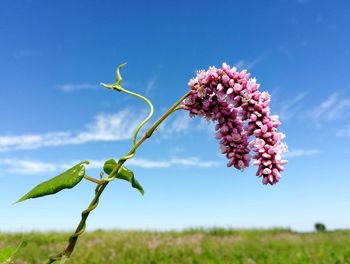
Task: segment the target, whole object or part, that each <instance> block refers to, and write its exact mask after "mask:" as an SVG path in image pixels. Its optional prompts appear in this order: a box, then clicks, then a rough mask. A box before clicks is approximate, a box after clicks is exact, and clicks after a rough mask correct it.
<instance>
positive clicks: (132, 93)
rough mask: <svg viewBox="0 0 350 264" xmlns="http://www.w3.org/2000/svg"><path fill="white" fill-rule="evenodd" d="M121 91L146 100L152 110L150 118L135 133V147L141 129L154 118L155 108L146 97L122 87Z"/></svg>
mask: <svg viewBox="0 0 350 264" xmlns="http://www.w3.org/2000/svg"><path fill="white" fill-rule="evenodd" d="M119 89H120V91H121V92H124V93H127V94H130V95H133V96H136V97H138V98H140V99H142V100H144V101H145V102H146V103H147V104H148V106H149V108H150V112H149V114H148V116H147V117H146V118H145V119H144V120H143V121H142V122H141V123H140V124H139V125H138V126H137V128H136V131H135V133H134V138H133V145H135V144H136V141H137V134H138V133H139V132H140V130H141V128H142V127H143V126H144V125H145V124H146V123H147V122H148V120H150V119H151V117H152V115H153V113H154V107H153V105H152V103H151V101H150V100H148V99H147V98H146V97H144V96H142V95H140V94H137V93H134V92H131V91H128V90H126V89H124V88H122V87H120V88H119Z"/></svg>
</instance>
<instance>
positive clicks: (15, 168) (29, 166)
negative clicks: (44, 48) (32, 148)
mask: <svg viewBox="0 0 350 264" xmlns="http://www.w3.org/2000/svg"><path fill="white" fill-rule="evenodd" d="M0 168H1V172H2V173H4V172H6V173H14V174H36V173H45V172H46V173H51V172H55V171H56V170H57V168H56V166H55V165H54V164H51V163H46V162H40V161H31V160H20V159H0Z"/></svg>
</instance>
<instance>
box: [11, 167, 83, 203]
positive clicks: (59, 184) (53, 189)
mask: <svg viewBox="0 0 350 264" xmlns="http://www.w3.org/2000/svg"><path fill="white" fill-rule="evenodd" d="M84 164H89V162H88V161H83V162H80V163H79V164H77V165H75V166H74V167H72V168H70V169H69V170H67V171H65V172H63V173H62V174H60V175H58V176H56V177H54V178H52V179H50V180H48V181H45V182H42V183H40V184H39V185H37V186H36V187H34V188H33V189H32V190H31V191H30V192H28V193H27V194H26V195H24V196H23V197H22V198H20V199H19V200H18V201H17V202H16V203H19V202H22V201H24V200H27V199H30V198H37V197H42V196H45V195H50V194H55V193H57V192H59V191H61V190H63V189H71V188H73V187H74V186H75V185H77V184H78V183H79V182H80V181H81V180H82V179H83V178H84V176H85V167H84Z"/></svg>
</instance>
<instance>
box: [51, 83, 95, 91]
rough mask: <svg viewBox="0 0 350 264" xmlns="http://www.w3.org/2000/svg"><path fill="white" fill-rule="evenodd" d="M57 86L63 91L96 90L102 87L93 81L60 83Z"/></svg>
mask: <svg viewBox="0 0 350 264" xmlns="http://www.w3.org/2000/svg"><path fill="white" fill-rule="evenodd" d="M56 87H57V88H58V89H59V90H61V91H62V92H74V91H80V90H95V89H98V88H100V86H98V85H96V84H91V83H78V84H69V83H67V84H59V85H56Z"/></svg>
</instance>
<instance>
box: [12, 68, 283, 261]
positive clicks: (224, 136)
mask: <svg viewBox="0 0 350 264" xmlns="http://www.w3.org/2000/svg"><path fill="white" fill-rule="evenodd" d="M124 66H125V64H122V65H120V66H119V67H118V68H117V72H116V82H115V83H114V84H104V83H102V85H103V86H104V87H105V88H108V89H111V90H116V91H118V92H124V93H127V94H130V95H133V96H136V97H138V98H140V99H142V100H143V101H145V102H146V103H147V104H148V106H149V108H150V113H149V114H148V116H147V117H146V118H145V119H144V120H143V121H142V122H141V123H140V124H139V125H138V127H137V128H136V131H135V133H134V136H133V144H132V147H131V149H130V151H129V152H128V153H127V154H126V155H125V156H124V157H121V158H120V159H119V160H118V161H116V160H114V159H110V160H107V161H106V162H105V164H104V166H103V172H101V174H100V177H99V178H97V179H96V178H93V177H90V176H88V175H87V174H86V170H85V167H86V166H87V165H88V164H89V162H88V161H83V162H80V163H79V164H77V165H75V166H74V167H72V168H70V169H69V170H67V171H66V172H63V173H62V174H60V175H58V176H56V177H54V178H52V179H50V180H48V181H45V182H43V183H41V184H39V185H37V186H36V187H34V188H33V189H32V190H31V191H29V192H28V193H27V194H26V195H24V196H23V197H22V198H20V199H19V200H18V201H17V202H21V201H24V200H27V199H30V198H37V197H42V196H45V195H52V194H55V193H57V192H59V191H61V190H63V189H70V188H73V187H74V186H76V185H77V184H78V183H79V182H80V181H81V180H82V179H83V178H85V179H86V180H89V181H91V182H93V183H94V184H96V189H95V195H94V197H93V199H92V201H91V202H90V204H89V206H88V208H87V209H86V210H84V211H83V212H82V214H81V220H80V222H79V224H78V226H77V228H76V230H75V232H74V233H73V234H72V235H71V236H70V238H69V240H68V245H67V247H66V248H65V249H64V250H63V251H62V252H60V253H58V254H56V255H54V256H51V257H49V259H48V261H47V262H46V263H53V262H56V261H60V263H64V262H65V261H66V260H67V259H69V257H70V256H71V254H72V253H73V251H74V248H75V246H76V243H77V241H78V238H79V236H80V235H81V234H82V233H83V232H84V230H85V226H86V221H87V218H88V216H89V214H90V213H91V211H92V210H94V209H95V208H96V207H97V206H98V202H99V199H100V196H101V194H102V193H103V191H104V190H105V188H106V187H107V185H108V184H109V183H110V182H112V181H113V180H115V179H121V180H126V181H128V182H130V183H131V186H132V187H133V188H135V189H137V190H138V191H139V192H140V193H141V194H142V195H143V194H144V190H143V188H142V186H141V184H140V183H139V182H138V181H137V180H136V179H135V177H134V173H133V172H132V171H131V170H129V169H128V168H127V167H125V166H124V163H125V162H126V161H127V160H128V159H131V158H133V156H134V155H135V153H136V151H137V149H138V148H139V147H140V146H141V145H142V144H143V143H144V142H145V141H146V140H147V139H148V138H150V137H151V136H152V134H153V133H154V131H155V130H156V128H157V127H158V126H159V125H160V124H161V123H162V122H163V121H164V120H165V119H167V118H168V117H169V116H170V115H171V114H172V113H174V112H175V111H177V110H186V111H188V112H189V115H190V116H191V117H193V116H201V117H204V118H206V119H207V120H211V121H213V122H215V123H217V124H216V126H215V129H216V138H217V139H218V140H219V144H220V150H221V152H222V153H223V154H225V155H226V157H227V158H228V164H227V166H228V167H231V166H233V167H234V168H236V169H239V170H243V169H244V168H246V167H248V166H249V164H250V160H251V159H252V158H253V159H254V164H255V165H257V166H258V171H257V173H256V175H257V176H259V177H262V182H263V183H264V184H271V185H272V184H275V183H277V182H278V181H279V180H280V177H281V171H283V170H284V167H283V165H284V164H285V163H287V161H286V160H283V159H282V158H281V154H282V153H283V152H285V151H286V150H287V146H286V144H284V143H282V139H283V138H284V134H282V133H279V132H278V131H277V128H278V127H279V125H280V124H281V123H280V122H279V120H278V117H277V116H273V115H270V108H269V103H270V95H269V94H268V93H267V92H260V91H259V86H260V85H259V84H258V83H257V82H256V80H255V78H250V74H249V73H247V71H246V70H243V71H240V72H239V71H237V69H236V68H235V67H233V68H231V67H230V66H228V65H227V64H226V63H223V65H222V67H221V68H215V67H210V68H209V69H208V70H207V71H204V70H201V71H198V72H197V76H196V77H195V78H193V79H191V80H190V82H189V87H190V89H189V91H187V92H186V93H185V95H184V96H182V97H181V98H180V99H179V100H178V101H177V102H175V104H174V105H173V106H171V107H170V108H169V110H167V111H166V112H165V113H164V114H163V115H162V116H161V117H160V118H159V119H158V120H157V121H156V122H155V123H154V124H153V125H152V126H151V127H150V128H149V129H148V130H147V131H146V132H145V133H144V135H143V136H142V137H141V138H138V133H139V132H140V130H141V128H142V127H143V126H144V125H145V124H146V123H147V122H148V121H149V120H150V118H151V117H152V115H153V112H154V109H153V105H152V103H151V102H150V101H149V100H148V99H147V98H145V97H144V96H142V95H139V94H136V93H134V92H132V91H129V90H127V89H125V88H123V87H122V77H121V74H120V70H121V69H122V68H123V67H124ZM251 137H255V139H253V140H251V141H249V140H250V138H251ZM251 152H253V153H254V154H253V155H251ZM104 175H107V176H104Z"/></svg>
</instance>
